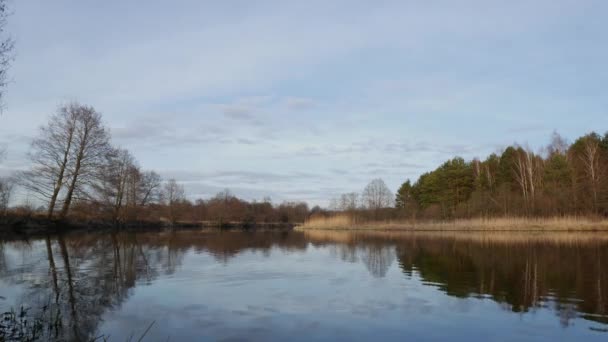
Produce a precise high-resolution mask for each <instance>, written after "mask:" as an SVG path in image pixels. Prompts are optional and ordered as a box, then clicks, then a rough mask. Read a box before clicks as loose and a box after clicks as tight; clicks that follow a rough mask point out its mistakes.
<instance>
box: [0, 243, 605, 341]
mask: <svg viewBox="0 0 608 342" xmlns="http://www.w3.org/2000/svg"><path fill="white" fill-rule="evenodd" d="M311 245H312V246H315V247H317V248H327V249H329V250H330V251H331V254H332V255H334V257H336V258H339V259H340V260H343V261H345V262H357V263H361V264H363V265H365V267H366V268H367V270H368V271H369V274H370V275H371V276H373V277H375V278H379V279H384V277H386V276H387V273H388V272H389V271H390V270H391V266H392V265H397V266H398V268H395V270H400V271H401V272H402V273H403V274H404V275H405V276H406V279H408V281H413V280H416V279H417V280H419V281H420V282H422V283H423V284H426V285H428V286H434V287H436V288H437V289H438V290H440V291H443V292H444V293H445V294H447V295H449V296H453V297H459V298H465V297H477V298H488V299H491V300H493V301H495V302H497V303H500V304H501V305H502V306H503V307H505V308H507V309H508V310H510V311H513V312H519V313H525V312H528V311H534V310H536V309H538V308H546V309H549V310H553V311H554V312H555V315H556V317H557V319H559V320H560V321H561V323H562V324H563V325H564V326H567V325H569V324H570V322H571V321H572V319H573V318H575V317H583V318H585V319H588V320H593V321H596V322H600V323H603V324H606V323H608V321H607V319H606V317H607V314H608V303H607V301H606V295H607V294H608V275H607V273H606V272H605V271H604V269H603V267H602V266H603V265H607V264H608V238H606V237H602V238H598V237H597V236H596V237H591V238H586V239H584V238H573V237H572V236H569V237H565V238H564V239H555V238H551V239H544V238H539V237H534V238H531V237H525V236H524V237H520V238H513V237H510V238H501V237H500V235H495V237H494V238H488V236H474V235H471V234H469V235H460V236H459V235H457V234H451V235H446V234H396V233H374V234H372V233H339V232H305V233H302V232H290V233H280V234H279V233H201V232H179V233H140V234H134V233H115V234H87V235H80V234H73V235H65V236H52V237H46V238H43V239H40V240H33V241H30V242H24V241H5V242H2V243H0V277H1V279H2V282H3V283H4V284H7V285H8V286H15V287H19V288H20V289H22V291H20V292H19V293H20V295H19V296H20V297H19V298H11V300H10V301H11V303H13V305H16V306H19V305H22V304H23V305H25V306H27V307H29V308H31V309H30V310H29V311H28V315H31V316H32V317H35V318H37V319H40V320H41V321H43V322H47V323H48V324H46V325H44V329H43V331H42V333H43V335H42V337H41V339H42V340H52V339H63V340H87V339H92V338H95V337H96V334H100V333H104V332H103V331H102V332H99V331H98V327H99V324H100V321H101V319H102V316H103V315H104V313H106V312H108V311H112V310H118V309H120V307H121V305H122V304H123V303H124V302H125V301H126V300H127V299H128V298H129V296H130V295H131V294H132V293H133V290H134V288H135V287H136V286H140V285H145V284H151V283H153V282H155V281H156V280H157V279H158V278H159V277H161V276H167V275H172V274H173V273H175V272H176V271H177V270H179V268H180V265H182V263H183V261H184V258H185V257H186V255H187V252H192V253H195V254H197V253H208V254H210V255H212V256H213V258H214V259H215V260H216V261H217V262H219V263H223V264H228V263H230V262H231V260H232V258H234V257H236V256H237V255H239V254H242V253H243V252H244V251H250V252H260V253H261V254H262V255H264V256H270V255H271V251H272V250H273V249H275V248H278V249H280V250H281V251H282V252H284V253H290V252H293V251H306V250H307V248H308V247H309V246H311ZM273 257H274V256H273ZM395 260H396V261H397V263H395V262H394V261H395ZM404 281H405V280H404ZM0 295H3V294H0ZM6 302H8V300H7V301H6ZM0 303H2V302H0ZM3 305H4V304H3ZM2 309H8V308H6V307H3V308H2ZM144 328H145V327H134V331H135V330H138V329H139V330H142V329H144Z"/></svg>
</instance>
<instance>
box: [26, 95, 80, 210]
mask: <svg viewBox="0 0 608 342" xmlns="http://www.w3.org/2000/svg"><path fill="white" fill-rule="evenodd" d="M77 121H78V107H77V105H75V104H69V105H67V106H62V107H60V108H59V109H58V111H57V113H56V114H54V115H52V116H51V118H50V119H49V121H48V123H47V124H46V125H44V126H42V127H40V129H39V133H38V137H37V138H35V139H34V140H33V141H32V144H31V151H30V152H29V154H28V158H29V160H30V162H31V164H32V167H31V169H30V170H28V171H26V172H24V173H22V175H21V176H20V180H21V184H22V185H23V186H24V187H25V188H26V189H27V190H29V191H31V192H32V193H34V195H35V196H36V197H38V198H39V199H40V200H42V201H44V202H46V203H47V217H48V218H52V217H53V213H54V211H55V207H56V205H57V202H58V198H59V194H60V192H61V191H62V190H63V189H64V185H65V182H66V180H67V178H68V173H69V171H68V168H69V167H70V163H71V159H70V158H71V155H72V153H73V150H74V144H75V143H74V141H75V135H76V124H77Z"/></svg>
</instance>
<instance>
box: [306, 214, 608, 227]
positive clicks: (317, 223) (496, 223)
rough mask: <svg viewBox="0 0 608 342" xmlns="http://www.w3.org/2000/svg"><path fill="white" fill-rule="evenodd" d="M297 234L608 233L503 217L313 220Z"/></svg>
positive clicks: (596, 223) (591, 223)
mask: <svg viewBox="0 0 608 342" xmlns="http://www.w3.org/2000/svg"><path fill="white" fill-rule="evenodd" d="M297 229H299V230H378V231H608V220H607V219H599V218H589V217H551V218H528V217H505V218H474V219H456V220H450V221H434V220H400V221H357V220H356V219H353V218H351V217H349V216H348V215H335V216H330V217H314V218H311V219H310V220H308V221H306V222H305V223H304V224H302V225H300V226H297Z"/></svg>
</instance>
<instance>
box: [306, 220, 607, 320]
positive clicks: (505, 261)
mask: <svg viewBox="0 0 608 342" xmlns="http://www.w3.org/2000/svg"><path fill="white" fill-rule="evenodd" d="M307 235H308V237H309V238H310V239H311V240H312V241H315V243H316V244H317V245H321V244H325V243H330V244H338V245H337V246H338V248H340V249H345V250H348V251H353V252H354V251H360V250H367V251H369V252H370V253H369V254H368V255H369V256H368V257H367V259H365V258H362V259H363V261H364V262H365V263H366V265H367V266H368V269H369V270H370V273H371V274H372V275H374V276H381V275H384V274H386V271H385V269H384V267H386V268H387V269H388V266H385V265H386V264H387V263H390V260H391V259H390V254H389V253H387V252H380V250H379V247H378V246H383V247H382V248H383V250H384V251H389V250H390V248H394V249H395V251H396V255H397V259H398V262H399V267H400V268H401V270H402V271H403V273H404V274H405V275H407V276H408V277H414V276H416V277H419V278H420V280H421V281H422V282H423V283H425V284H428V285H432V286H436V287H438V288H439V289H440V290H441V291H443V292H445V293H446V294H448V295H450V296H455V297H461V298H465V297H481V298H491V299H493V300H494V301H496V302H498V303H502V304H506V307H507V308H508V309H509V310H511V311H514V312H528V311H530V310H534V309H535V308H539V307H547V306H548V305H552V306H553V307H552V308H551V309H553V310H555V312H556V315H557V316H558V317H559V319H560V321H561V323H562V324H563V325H564V326H567V325H568V324H569V323H570V321H571V319H572V318H574V317H577V315H580V316H582V317H583V318H585V319H589V320H594V321H597V322H600V323H604V324H608V303H607V302H606V299H605V298H606V294H607V293H608V272H606V271H605V270H604V269H603V268H602V265H606V264H607V262H608V236H606V235H600V234H593V233H592V234H586V235H585V234H582V235H581V234H580V233H579V234H578V235H577V234H554V235H552V236H549V237H545V236H542V235H538V234H518V233H502V234H500V233H490V234H476V233H451V234H445V233H426V234H425V233H374V232H370V233H345V232H338V231H336V232H323V231H311V232H307ZM350 253H352V252H341V253H340V255H342V256H347V257H346V259H349V257H348V256H349V255H350ZM369 260H374V261H373V262H369Z"/></svg>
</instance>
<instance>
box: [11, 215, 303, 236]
mask: <svg viewBox="0 0 608 342" xmlns="http://www.w3.org/2000/svg"><path fill="white" fill-rule="evenodd" d="M294 226H295V225H294V224H293V223H283V222H221V223H220V222H214V221H203V222H176V223H170V222H167V221H130V222H114V221H109V220H108V221H104V220H87V221H80V220H69V219H68V220H52V219H48V218H43V217H36V216H28V217H24V216H6V217H2V218H0V237H16V236H18V237H29V236H40V235H46V234H58V233H67V232H85V233H86V232H96V233H98V232H109V231H116V230H119V231H137V232H148V231H152V232H153V231H163V230H276V231H285V230H292V229H293V228H294Z"/></svg>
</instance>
